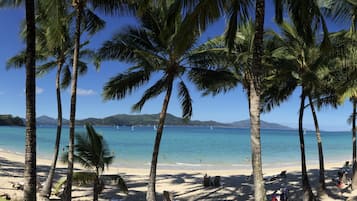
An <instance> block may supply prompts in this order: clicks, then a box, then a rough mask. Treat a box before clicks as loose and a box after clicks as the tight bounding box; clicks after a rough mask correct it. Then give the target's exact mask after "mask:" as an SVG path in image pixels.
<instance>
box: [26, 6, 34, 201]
mask: <svg viewBox="0 0 357 201" xmlns="http://www.w3.org/2000/svg"><path fill="white" fill-rule="evenodd" d="M26 26H27V29H26V145H25V146H26V147H25V170H24V200H26V201H35V200H36V76H35V65H36V61H35V53H36V52H35V51H36V50H35V47H36V42H35V40H36V30H35V4H34V1H33V0H26Z"/></svg>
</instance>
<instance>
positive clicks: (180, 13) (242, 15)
mask: <svg viewBox="0 0 357 201" xmlns="http://www.w3.org/2000/svg"><path fill="white" fill-rule="evenodd" d="M265 3H266V1H265V0H256V1H255V4H254V5H253V1H250V0H243V1H233V0H232V1H222V0H214V1H212V0H199V1H195V0H172V1H166V0H164V1H150V0H147V1H140V2H139V1H131V0H127V1H125V0H122V1H101V0H91V1H84V0H72V1H58V0H56V1H49V0H39V1H36V3H35V2H34V1H31V0H26V1H9V0H3V1H0V6H19V5H22V4H24V5H25V6H24V8H25V10H26V21H25V24H26V26H25V28H24V31H23V36H24V39H25V41H26V50H25V51H23V52H21V53H20V54H19V55H17V56H15V57H13V58H11V59H10V60H9V62H8V66H15V67H20V66H25V67H26V124H25V125H26V151H25V152H26V153H25V168H24V177H25V185H24V188H25V191H24V200H28V201H32V200H36V118H35V117H36V93H35V89H36V80H35V74H36V72H35V70H37V73H38V74H45V73H47V72H49V71H50V70H51V69H56V70H57V72H56V98H57V108H58V117H57V120H58V121H57V125H58V127H57V136H56V143H55V150H54V158H53V163H52V165H51V170H50V173H49V176H48V179H47V182H46V185H45V188H44V191H43V195H44V196H45V197H47V198H48V197H49V195H50V194H51V186H52V180H53V176H54V173H55V168H56V162H57V156H58V151H59V141H60V135H61V128H62V123H63V119H62V105H61V85H62V86H69V84H71V98H70V119H69V127H70V129H69V130H70V132H69V146H68V152H67V155H66V156H67V158H66V159H67V160H66V161H67V162H68V172H67V177H66V178H65V179H62V180H61V182H62V184H63V183H65V184H66V187H65V189H64V194H63V195H64V196H63V200H66V201H69V200H71V198H72V195H71V192H72V181H73V182H75V181H76V180H81V181H82V182H89V181H90V182H93V184H94V187H93V192H94V193H93V195H94V196H93V200H98V194H99V193H100V192H101V188H102V187H103V184H104V183H103V182H102V181H104V180H107V179H114V180H115V181H116V182H118V183H119V184H121V185H122V186H121V188H122V189H123V190H124V191H127V188H126V186H125V184H124V182H123V180H122V179H121V177H119V176H118V175H112V176H104V175H102V173H103V171H104V167H105V165H109V164H110V163H111V161H112V160H113V156H112V155H110V154H109V150H108V149H107V147H106V146H105V142H104V140H103V138H102V137H101V136H100V135H99V134H97V133H96V132H95V130H94V129H93V127H92V126H90V125H86V128H87V136H77V137H76V140H77V144H74V140H75V124H76V123H86V122H91V123H93V124H104V125H137V124H144V125H157V126H158V128H157V133H156V139H155V145H154V148H153V153H152V161H151V167H150V177H149V183H148V191H147V196H146V199H147V200H148V201H155V200H156V189H155V185H156V169H157V163H158V161H157V160H158V154H159V148H160V143H161V137H162V135H163V131H164V125H165V124H171V125H182V124H183V121H182V119H180V118H176V117H174V116H172V115H170V114H168V113H167V111H168V107H169V103H170V100H171V97H172V94H173V92H174V91H175V90H176V89H177V91H178V97H179V102H180V104H181V107H182V114H183V115H182V117H183V119H184V123H186V124H188V125H212V124H214V123H215V122H197V121H196V122H195V121H189V119H190V118H191V116H192V110H193V108H192V98H191V95H190V87H188V86H187V81H191V82H193V83H194V84H195V85H196V87H197V88H198V89H199V90H202V91H203V94H204V95H207V94H213V95H216V94H218V93H221V92H227V91H229V90H230V89H233V88H235V87H236V86H237V85H242V86H243V88H244V90H245V92H246V94H247V98H248V102H249V115H250V122H249V124H250V128H251V136H250V139H251V141H250V143H251V150H252V161H251V162H252V171H253V178H254V199H255V200H259V201H265V200H267V198H266V192H265V187H264V181H263V171H262V158H261V155H262V153H261V151H262V150H261V141H260V137H261V136H260V129H261V120H260V114H261V112H266V111H270V110H272V109H273V108H274V107H276V106H279V105H280V104H281V103H282V102H283V101H285V100H286V99H287V98H288V97H289V96H290V95H291V94H292V93H293V92H294V90H295V89H297V88H299V90H300V93H301V94H300V106H299V119H298V125H299V132H298V134H299V141H300V152H301V164H302V166H301V170H302V177H301V179H302V185H303V200H306V201H311V200H314V199H315V195H314V194H313V192H312V190H311V186H310V182H309V178H308V174H307V167H306V153H305V139H304V135H303V132H304V131H303V128H304V126H303V117H304V111H305V109H306V108H307V107H309V108H310V110H311V112H312V115H313V120H314V125H315V130H316V141H317V147H318V153H319V165H320V177H319V195H321V194H324V191H325V189H326V183H325V174H324V155H323V148H322V138H321V135H320V128H319V123H318V118H317V115H316V110H318V109H319V108H320V107H322V106H323V105H332V106H333V107H338V104H339V103H342V102H343V101H344V100H345V99H349V100H350V101H351V103H352V107H353V110H352V114H351V117H350V122H351V124H352V145H353V150H352V164H353V183H352V187H353V188H354V189H356V188H357V141H356V130H357V128H356V111H357V95H356V94H357V92H356V89H357V88H356V82H355V80H356V79H355V77H357V73H356V61H357V59H356V49H355V48H356V32H357V31H356V27H357V17H356V16H357V14H356V10H357V9H356V7H357V3H356V1H355V0H321V1H311V0H300V1H296V0H275V1H274V4H275V11H276V21H277V23H278V24H279V25H280V26H281V27H282V34H281V35H278V34H272V35H269V34H265V33H267V31H266V30H264V22H265V19H264V17H265V12H266V10H265ZM252 7H253V8H254V9H255V10H254V11H255V17H254V19H255V22H247V18H248V16H249V14H251V12H249V8H252ZM95 9H100V10H102V11H104V13H105V14H117V13H119V12H122V11H125V10H126V11H128V12H129V13H130V12H131V11H132V13H130V14H135V17H136V19H137V20H138V21H139V24H138V25H137V26H129V27H126V28H125V29H122V30H121V31H120V32H119V33H118V34H116V35H114V36H113V37H112V38H111V39H109V40H108V41H107V42H105V43H104V45H103V47H102V48H100V50H99V54H100V57H101V58H103V59H106V60H119V61H121V62H126V63H129V64H130V65H131V66H130V67H129V68H127V69H124V70H122V71H121V73H119V74H118V75H117V76H114V77H112V78H111V79H110V80H109V81H108V82H107V83H106V84H105V86H104V89H103V96H104V98H105V99H107V100H113V99H123V98H125V97H126V96H127V95H129V94H131V93H132V92H133V91H135V90H136V89H138V88H139V87H142V86H144V85H146V84H148V83H150V84H152V85H151V86H150V87H148V89H147V90H146V91H145V92H144V93H143V95H142V97H141V99H140V100H139V101H138V102H137V103H136V104H134V106H133V108H132V109H133V110H135V111H140V110H141V109H142V108H143V107H144V105H145V103H146V102H147V101H148V100H150V99H152V98H155V97H158V96H159V95H161V94H163V95H164V97H163V104H162V110H161V112H160V113H159V114H157V115H143V116H141V117H140V118H138V117H136V116H130V115H124V116H120V115H117V116H111V117H107V118H104V119H94V118H93V119H86V120H83V121H78V120H77V121H76V104H77V100H76V99H77V82H78V75H80V74H83V73H84V72H86V64H85V62H82V61H81V60H80V58H81V56H85V57H89V58H90V59H92V60H94V61H95V64H97V65H98V64H99V61H98V59H97V57H96V55H95V54H94V53H93V52H92V51H89V50H86V49H84V46H85V45H87V44H88V43H89V42H87V41H86V42H84V43H81V36H82V35H83V34H85V35H92V34H94V33H96V32H97V31H98V30H100V29H101V28H103V27H104V24H105V21H104V20H102V19H101V18H100V17H99V16H98V15H97V14H96V13H95V12H94V10H95ZM35 13H37V15H36V19H35ZM222 16H226V17H227V25H226V27H227V28H226V32H225V33H224V35H223V36H219V37H217V38H214V39H211V40H208V41H203V44H202V45H200V46H199V47H198V48H197V46H196V45H197V43H198V41H199V40H200V39H201V38H200V36H201V33H203V32H204V31H205V30H206V28H207V27H208V26H209V25H210V24H211V23H212V22H214V21H215V20H216V19H218V18H220V17H222ZM283 16H289V17H290V18H289V19H288V21H289V22H291V24H288V23H285V22H284V19H283ZM325 17H329V18H330V19H333V20H335V21H337V22H348V23H350V28H349V30H342V31H339V32H338V33H333V34H330V35H329V34H328V30H327V24H326V22H325ZM319 29H321V30H322V31H323V33H322V34H320V30H319ZM36 44H37V45H36ZM331 47H334V48H337V49H340V50H342V51H343V54H342V56H341V54H340V55H338V54H331V52H329V51H328V50H329V49H330V48H331ZM36 60H37V61H38V62H39V63H40V64H39V65H38V67H37V68H35V66H36V65H35V64H36ZM70 66H72V68H70ZM61 76H62V82H61ZM154 79H157V80H156V81H154V83H152V82H151V81H152V80H154ZM176 84H177V87H176ZM306 99H307V100H308V103H307V104H306V103H305V102H306ZM2 124H7V125H9V124H10V125H20V124H21V125H23V123H22V120H21V119H20V118H18V117H15V118H13V117H12V116H0V125H2ZM223 126H224V125H223ZM76 160H78V161H80V162H81V163H82V165H84V167H86V168H89V169H91V170H94V171H91V172H80V173H75V174H73V163H74V161H76ZM58 186H60V185H58Z"/></svg>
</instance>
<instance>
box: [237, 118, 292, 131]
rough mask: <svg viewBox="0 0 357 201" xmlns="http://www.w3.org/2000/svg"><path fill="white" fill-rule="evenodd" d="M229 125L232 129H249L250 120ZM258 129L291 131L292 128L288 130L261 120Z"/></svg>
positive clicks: (285, 127) (286, 127) (282, 126)
mask: <svg viewBox="0 0 357 201" xmlns="http://www.w3.org/2000/svg"><path fill="white" fill-rule="evenodd" d="M230 125H232V127H234V128H249V127H250V120H249V119H247V120H242V121H236V122H233V123H231V124H230ZM260 128H261V129H277V130H291V129H293V128H290V127H288V126H284V125H281V124H277V123H270V122H266V121H263V120H260Z"/></svg>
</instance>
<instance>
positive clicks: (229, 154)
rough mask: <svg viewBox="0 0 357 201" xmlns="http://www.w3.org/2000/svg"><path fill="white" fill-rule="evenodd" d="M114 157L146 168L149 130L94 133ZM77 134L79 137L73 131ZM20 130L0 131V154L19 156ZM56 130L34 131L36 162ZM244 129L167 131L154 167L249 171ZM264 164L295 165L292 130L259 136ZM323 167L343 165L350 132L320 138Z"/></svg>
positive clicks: (313, 158) (311, 157) (47, 153)
mask: <svg viewBox="0 0 357 201" xmlns="http://www.w3.org/2000/svg"><path fill="white" fill-rule="evenodd" d="M96 130H97V131H98V132H99V133H101V134H102V135H103V136H104V138H105V140H106V141H107V142H108V145H109V147H110V149H111V150H112V151H113V152H114V154H115V156H116V159H115V165H119V166H122V167H123V166H124V167H145V166H149V163H150V161H151V153H152V149H153V143H154V139H155V134H156V133H155V131H154V129H153V128H152V127H135V128H131V127H119V128H116V127H96ZM76 131H77V132H83V131H84V128H83V127H78V128H77V129H76ZM24 132H25V131H24V128H22V127H0V149H2V150H8V151H11V152H18V153H23V152H24V139H25V137H24V136H25V134H24ZM68 132H69V131H68V128H63V131H62V139H61V149H63V148H65V147H66V145H67V144H68ZM55 135H56V128H55V127H38V128H37V152H38V155H39V157H42V158H48V159H50V158H51V153H52V151H53V146H54V141H55ZM249 135H250V134H249V129H236V128H214V129H210V128H209V127H169V126H168V127H166V128H165V130H164V134H163V137H162V142H161V147H160V154H159V166H163V167H168V168H169V167H177V166H179V167H182V168H209V169H211V168H212V169H214V168H227V169H229V168H248V167H250V156H251V149H250V137H249ZM261 140H262V152H263V164H264V166H266V167H269V166H280V165H296V164H300V150H299V138H298V133H297V131H296V130H262V131H261ZM322 140H323V146H324V154H325V161H326V162H341V163H342V162H343V161H344V160H348V159H349V158H350V156H351V155H352V149H351V145H352V142H351V133H350V132H322ZM305 143H306V154H307V160H308V161H309V162H310V163H317V158H318V156H317V146H316V137H315V134H314V132H312V131H308V132H307V134H306V135H305Z"/></svg>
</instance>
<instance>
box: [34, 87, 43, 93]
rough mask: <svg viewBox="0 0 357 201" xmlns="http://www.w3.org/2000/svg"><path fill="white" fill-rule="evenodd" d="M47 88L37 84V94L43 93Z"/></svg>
mask: <svg viewBox="0 0 357 201" xmlns="http://www.w3.org/2000/svg"><path fill="white" fill-rule="evenodd" d="M44 91H45V90H44V89H43V88H41V87H37V86H36V94H42V93H43V92H44Z"/></svg>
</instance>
